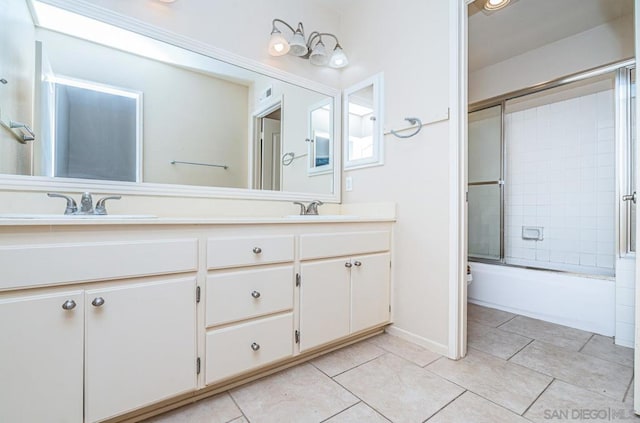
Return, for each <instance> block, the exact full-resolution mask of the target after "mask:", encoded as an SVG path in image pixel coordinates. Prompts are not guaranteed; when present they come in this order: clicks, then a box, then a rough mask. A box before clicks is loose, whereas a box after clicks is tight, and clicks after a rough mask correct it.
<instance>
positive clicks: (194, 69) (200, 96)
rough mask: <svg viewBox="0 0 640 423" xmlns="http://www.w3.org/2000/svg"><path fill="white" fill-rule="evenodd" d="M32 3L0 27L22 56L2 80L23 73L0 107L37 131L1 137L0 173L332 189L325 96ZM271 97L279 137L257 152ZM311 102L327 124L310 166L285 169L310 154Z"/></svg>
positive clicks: (302, 190)
mask: <svg viewBox="0 0 640 423" xmlns="http://www.w3.org/2000/svg"><path fill="white" fill-rule="evenodd" d="M33 4H34V10H35V14H36V15H37V17H38V20H37V22H38V24H37V25H34V24H33V22H31V21H29V22H27V21H24V22H20V23H19V24H20V28H7V31H9V30H10V31H13V33H17V32H19V33H22V34H26V36H25V37H22V38H20V37H10V38H9V39H11V40H12V43H11V45H10V46H8V49H7V51H6V54H13V52H18V51H19V52H20V53H19V54H21V55H22V56H24V58H23V59H24V60H20V64H21V68H20V69H18V70H16V72H18V73H19V74H20V76H18V75H16V76H15V77H14V76H11V77H10V78H9V79H10V80H11V82H10V84H9V85H7V86H8V87H9V89H16V83H17V81H18V80H20V81H21V84H22V86H21V87H20V88H19V89H20V90H22V91H23V92H22V93H19V94H15V95H12V96H9V97H5V98H3V99H2V100H0V110H1V111H2V112H3V114H4V115H8V114H11V118H13V119H15V120H18V119H20V120H23V121H25V122H33V123H32V125H33V127H34V130H35V131H36V133H37V134H38V136H37V139H36V140H35V141H34V142H32V143H26V144H19V143H17V142H12V143H2V144H1V145H0V150H1V151H0V155H1V156H2V157H3V159H2V161H0V174H8V175H23V176H35V177H45V178H65V179H80V180H82V181H100V180H102V181H117V182H122V183H154V184H170V185H175V186H180V185H186V186H201V187H222V188H243V189H259V190H274V191H289V192H298V193H312V194H327V195H329V194H332V193H333V181H334V171H333V165H332V162H333V159H332V157H331V155H332V154H333V150H334V148H333V143H334V142H335V139H334V136H333V134H332V131H334V126H333V109H332V106H331V105H332V104H333V99H332V97H331V96H330V95H328V94H326V93H322V92H317V91H314V90H312V89H308V88H303V87H301V86H298V85H295V84H293V83H289V82H284V81H281V80H278V79H275V78H273V77H270V76H267V75H263V74H261V73H258V72H255V71H252V70H248V69H244V68H242V67H239V66H236V65H232V64H230V63H226V62H223V61H220V60H218V59H214V58H212V57H208V56H206V55H202V54H198V53H195V52H192V51H188V50H185V49H182V48H178V47H175V46H173V45H169V44H166V43H163V42H161V41H158V40H154V39H151V38H148V37H145V36H141V35H139V34H134V33H132V32H129V31H126V30H124V29H121V28H117V27H114V26H111V25H107V24H104V23H98V22H97V21H95V20H92V19H89V18H86V17H81V16H79V15H76V14H74V13H71V12H66V11H65V12H61V9H57V8H56V7H54V6H51V5H49V4H44V3H40V2H37V1H34V2H33ZM25 8H26V6H25ZM27 14H28V12H27ZM54 17H56V19H53V18H54ZM96 25H97V26H96ZM2 33H4V31H2ZM14 43H15V45H14ZM3 54H4V53H3ZM15 54H18V53H15ZM31 55H33V56H31ZM33 57H35V60H34V59H33ZM79 57H80V58H82V60H78V58H79ZM5 75H7V76H9V75H8V74H6V73H5ZM30 81H31V83H30ZM35 81H38V83H37V84H35V83H34V82H35ZM31 92H32V93H31ZM266 92H268V93H269V96H265V93H266ZM21 97H24V98H21ZM31 97H33V99H34V103H35V106H32V104H31V101H30V99H31ZM276 98H277V99H279V101H280V102H281V112H282V113H281V114H282V116H283V117H282V120H281V122H280V125H279V126H280V127H281V129H280V135H279V139H278V143H277V145H276V144H273V145H271V146H270V147H266V148H265V150H264V151H261V152H260V154H256V152H255V135H254V134H255V132H256V131H255V129H256V128H257V129H261V127H260V126H255V125H260V124H261V122H258V121H256V119H255V118H254V117H255V116H256V114H257V113H258V112H259V111H260V110H263V109H264V108H265V107H266V105H267V104H269V103H270V102H271V101H272V100H273V99H276ZM319 103H323V105H324V107H325V109H324V111H323V112H322V113H324V114H325V117H326V119H327V121H326V122H324V123H323V124H322V125H320V126H318V128H317V138H318V142H317V145H318V146H319V147H320V149H319V150H318V151H317V152H316V151H313V154H314V156H315V155H316V153H318V154H317V159H318V160H319V161H318V164H315V163H314V166H309V164H310V163H309V162H308V159H301V160H296V163H294V165H292V166H285V165H284V164H283V163H282V155H283V154H284V153H286V152H289V151H295V152H296V155H297V156H300V155H305V156H306V155H307V154H308V153H309V152H308V151H307V149H308V142H307V141H306V140H307V139H309V138H310V135H309V127H310V126H311V125H310V123H309V120H310V117H308V116H307V115H308V113H309V110H310V108H312V107H314V106H315V105H317V104H319ZM21 108H22V109H23V110H21ZM31 110H33V111H34V113H33V116H32V114H31ZM284 116H286V117H287V119H286V120H285V119H284ZM0 117H2V116H0ZM318 125H319V124H318ZM263 153H264V154H263ZM320 162H322V164H320ZM316 170H317V171H320V170H322V171H326V172H314V171H316ZM263 171H264V172H267V173H264V172H263ZM261 172H262V173H261ZM320 173H323V176H322V177H320V176H318V175H319V174H320Z"/></svg>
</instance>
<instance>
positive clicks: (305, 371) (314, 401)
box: [231, 364, 358, 423]
mask: <svg viewBox="0 0 640 423" xmlns="http://www.w3.org/2000/svg"><path fill="white" fill-rule="evenodd" d="M231 395H232V396H233V398H234V399H235V400H236V403H237V404H238V406H239V407H240V409H241V410H242V412H243V413H244V415H245V416H246V417H247V419H249V421H251V422H252V423H263V422H275V423H285V422H292V423H294V422H295V423H298V422H309V423H313V422H320V421H322V420H325V419H327V418H329V417H331V416H333V415H335V414H338V413H339V412H340V411H342V410H344V409H346V408H348V407H350V406H352V405H353V404H355V403H357V402H358V398H356V397H354V396H353V395H352V394H350V393H349V392H348V391H346V390H345V389H344V388H342V387H341V386H340V385H338V384H337V383H335V382H334V381H333V380H331V379H330V378H329V377H327V376H326V375H325V374H324V373H322V372H321V371H320V370H318V369H316V368H315V367H313V366H312V365H310V364H302V365H300V366H296V367H293V368H291V369H288V370H284V371H282V372H279V373H276V374H274V375H271V376H268V377H266V378H264V379H260V380H258V381H255V382H253V383H250V384H248V385H245V386H241V387H240V388H237V389H234V390H232V391H231Z"/></svg>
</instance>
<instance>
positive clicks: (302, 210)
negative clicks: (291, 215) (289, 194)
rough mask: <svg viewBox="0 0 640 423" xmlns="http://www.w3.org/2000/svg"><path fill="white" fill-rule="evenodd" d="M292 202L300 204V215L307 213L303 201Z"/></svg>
mask: <svg viewBox="0 0 640 423" xmlns="http://www.w3.org/2000/svg"><path fill="white" fill-rule="evenodd" d="M293 204H297V205H299V206H300V215H301V216H304V215H305V214H307V206H305V205H304V203H301V202H300V201H294V202H293Z"/></svg>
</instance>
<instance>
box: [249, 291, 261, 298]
mask: <svg viewBox="0 0 640 423" xmlns="http://www.w3.org/2000/svg"><path fill="white" fill-rule="evenodd" d="M251 296H252V297H253V298H260V293H259V292H258V291H253V292H252V293H251Z"/></svg>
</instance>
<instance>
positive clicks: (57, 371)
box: [0, 291, 84, 423]
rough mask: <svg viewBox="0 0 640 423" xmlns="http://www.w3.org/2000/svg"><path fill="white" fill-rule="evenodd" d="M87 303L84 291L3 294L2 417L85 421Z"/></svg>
mask: <svg viewBox="0 0 640 423" xmlns="http://www.w3.org/2000/svg"><path fill="white" fill-rule="evenodd" d="M63 305H64V306H65V308H63ZM83 307H84V302H83V297H82V291H72V292H65V293H62V294H52V295H39V296H36V295H34V296H29V297H21V298H15V299H6V300H0V421H2V422H16V423H20V422H24V423H30V422H55V423H57V422H78V423H79V422H82V359H83V357H82V353H83V328H84V318H83V315H84V310H83Z"/></svg>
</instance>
